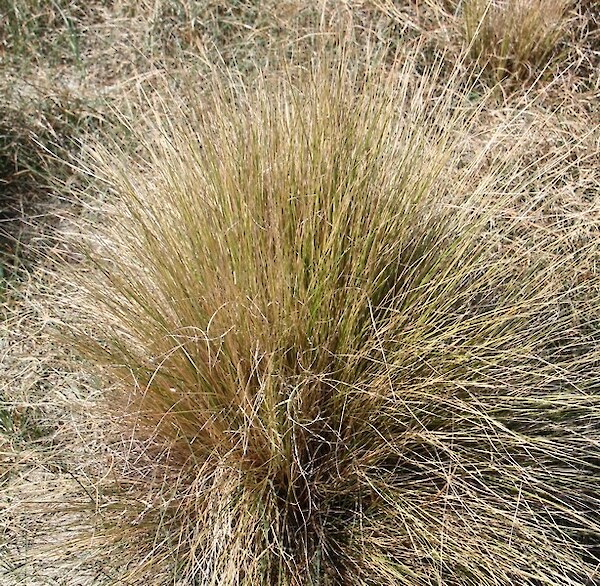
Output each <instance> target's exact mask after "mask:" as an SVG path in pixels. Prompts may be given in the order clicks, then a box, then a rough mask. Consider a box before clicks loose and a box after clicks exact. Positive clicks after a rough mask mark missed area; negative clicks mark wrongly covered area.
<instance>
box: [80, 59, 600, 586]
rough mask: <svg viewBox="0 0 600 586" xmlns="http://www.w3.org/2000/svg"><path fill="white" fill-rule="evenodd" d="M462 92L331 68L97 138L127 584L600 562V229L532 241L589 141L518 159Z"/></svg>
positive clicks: (84, 299) (102, 505)
mask: <svg viewBox="0 0 600 586" xmlns="http://www.w3.org/2000/svg"><path fill="white" fill-rule="evenodd" d="M460 85H461V84H460V83H459V80H455V79H454V80H453V79H450V80H446V81H445V82H443V83H440V79H439V77H438V76H436V72H435V68H432V69H431V70H430V71H428V72H427V73H426V74H425V75H424V76H421V77H419V76H417V75H416V74H415V73H414V72H413V68H412V62H411V61H410V60H408V61H406V62H405V63H404V64H398V65H396V66H394V67H393V68H392V70H391V71H390V70H387V69H384V68H383V67H381V66H371V67H369V68H368V69H364V68H362V67H360V66H358V65H356V64H355V62H354V61H353V60H352V59H351V58H350V57H348V56H345V57H343V58H340V59H339V60H335V59H325V60H324V62H323V61H321V62H319V61H318V60H317V62H315V63H314V64H312V65H310V66H309V67H308V68H306V69H305V70H295V69H293V68H291V67H290V68H288V70H287V73H286V74H282V75H270V76H264V77H263V78H260V79H259V81H257V82H256V83H255V84H248V83H242V82H241V81H239V80H238V79H237V78H235V76H230V77H229V81H228V82H224V81H218V80H216V81H215V80H213V81H211V82H210V83H209V82H205V83H203V84H202V86H203V88H204V89H203V90H202V91H200V90H199V88H198V86H194V89H193V90H192V91H191V92H190V93H189V95H187V97H181V95H179V96H174V95H171V96H168V97H167V98H165V99H164V100H163V101H159V102H156V103H154V105H153V108H152V117H153V123H152V124H149V125H144V126H142V127H141V128H142V129H141V130H139V138H140V143H141V146H140V148H139V149H138V150H137V152H136V153H135V154H131V152H130V151H128V152H127V153H126V152H125V151H126V150H127V149H125V150H120V149H119V146H118V144H110V145H109V146H104V147H102V146H100V145H99V146H97V147H95V149H94V153H93V154H92V157H91V159H90V161H91V162H90V163H89V167H88V171H89V173H90V175H91V176H92V178H93V181H94V182H96V183H95V184H96V185H98V186H99V187H98V188H97V189H98V192H99V197H100V198H101V200H102V201H103V203H102V206H101V210H100V211H101V215H99V216H95V221H94V223H93V225H92V226H90V228H89V230H88V231H87V235H86V242H87V245H86V246H85V247H84V249H83V251H84V253H85V254H84V256H83V257H82V258H83V267H82V268H81V269H80V270H73V267H70V268H69V269H68V270H69V275H68V280H69V281H70V282H71V283H73V284H74V285H75V287H74V289H73V291H74V292H75V291H76V292H78V293H77V294H78V297H77V304H78V305H79V307H80V310H79V313H78V317H77V319H75V317H73V323H72V326H71V328H70V330H69V332H70V333H69V335H70V339H71V341H72V343H73V345H74V347H76V348H77V349H78V350H79V352H80V354H81V355H82V357H83V358H84V360H85V362H84V364H86V365H88V368H89V370H91V371H93V372H95V373H96V374H97V376H98V377H99V380H100V381H101V384H102V387H103V393H104V397H105V398H104V401H103V404H102V405H101V404H97V405H96V406H95V413H96V416H97V417H98V418H99V419H100V421H101V422H102V423H101V425H102V427H103V429H104V430H105V435H104V441H105V442H107V444H108V445H109V446H110V449H111V451H112V454H113V455H112V458H113V462H114V466H113V467H112V469H111V470H110V471H109V472H102V473H101V474H99V476H100V477H101V479H100V480H98V482H97V483H96V484H95V485H94V491H95V492H94V493H95V494H96V495H97V500H96V501H95V502H94V504H93V509H94V513H95V515H96V517H97V523H96V526H95V527H94V531H93V537H92V538H90V541H86V543H87V544H88V545H87V547H88V548H90V547H93V548H94V551H97V552H99V553H98V555H99V556H101V555H104V557H103V558H100V559H105V560H107V561H108V562H109V563H107V564H106V565H105V571H106V575H108V576H110V578H109V581H112V582H111V583H116V582H117V581H118V580H121V579H122V580H125V581H126V583H144V584H147V583H149V582H148V580H150V581H151V582H150V583H152V584H163V583H164V584H173V583H176V584H182V585H183V584H189V585H191V584H203V585H211V584H213V585H217V584H219V585H232V586H233V585H234V584H236V585H238V584H239V585H258V584H273V585H275V584H276V585H281V586H292V585H334V584H340V585H342V584H343V585H352V586H367V585H369V586H370V585H377V586H382V585H385V584H388V585H392V584H405V585H411V586H412V585H415V586H416V585H419V586H421V585H433V584H441V583H444V584H448V585H467V584H469V585H492V584H494V585H499V584H503V585H509V584H523V585H525V584H529V585H534V584H546V585H556V586H558V585H561V586H563V585H566V584H570V585H573V586H575V585H581V584H584V583H585V580H586V579H592V576H593V572H594V569H595V567H596V564H597V563H598V561H599V559H598V554H599V552H598V544H599V543H600V516H599V513H598V511H599V510H600V500H599V496H600V495H599V482H600V481H599V480H598V479H599V478H600V476H599V475H598V461H599V460H598V446H599V443H598V442H599V440H600V425H599V424H600V420H599V411H598V407H599V404H600V397H599V396H598V392H597V382H598V381H597V378H598V377H597V372H598V371H597V368H598V350H597V342H598V333H599V329H598V316H599V312H598V303H597V299H598V297H597V295H591V293H592V292H594V291H596V292H597V286H598V275H597V273H596V272H595V269H588V270H587V272H586V278H585V279H581V280H580V279H577V274H578V273H577V268H578V266H579V265H580V263H584V262H585V263H588V264H589V263H590V262H591V259H593V258H594V255H595V254H596V253H597V250H596V248H594V246H595V245H594V244H593V242H592V243H589V242H588V243H586V244H585V245H582V246H581V247H579V248H578V250H577V251H571V250H569V248H568V247H566V246H565V243H564V241H563V239H557V238H554V237H553V235H552V233H551V231H548V230H544V229H541V228H538V227H536V225H535V224H533V225H530V224H527V226H526V228H527V230H529V233H530V234H531V237H526V236H523V237H522V238H515V237H513V236H511V235H512V234H513V233H518V234H521V235H522V229H523V224H522V222H523V218H524V217H525V216H526V214H527V210H528V209H530V208H532V207H534V206H535V205H536V204H538V203H539V202H540V201H542V200H544V198H548V197H551V190H552V179H551V178H552V177H554V176H556V175H557V174H558V173H560V171H561V167H560V166H561V165H564V164H566V163H565V162H564V159H560V158H558V159H557V158H552V157H549V158H548V159H547V161H546V162H545V163H543V162H542V163H540V162H536V164H538V167H536V169H532V168H531V167H528V166H526V165H522V164H521V160H520V158H519V157H520V154H519V152H520V151H519V149H518V148H515V144H512V145H511V146H512V148H511V149H510V150H509V151H508V152H509V153H513V154H512V156H508V155H507V157H506V161H504V162H502V163H501V164H495V163H494V161H493V160H491V161H490V159H489V156H488V155H489V153H490V152H491V150H492V149H491V147H490V145H492V144H494V141H498V140H500V138H501V136H500V135H501V134H502V133H501V132H500V131H498V133H496V134H495V135H493V136H491V137H490V138H489V139H486V141H484V142H481V141H479V142H475V143H472V142H471V141H470V139H469V137H471V136H473V135H474V130H473V128H472V119H473V116H475V115H476V114H477V108H476V107H473V106H472V105H469V103H468V100H467V99H466V98H462V95H463V94H461V93H456V91H455V90H456V88H458V87H460ZM207 88H208V89H207ZM181 91H182V92H183V90H181ZM464 95H468V92H466V93H465V94H464ZM507 134H509V133H507ZM512 140H513V141H514V140H516V139H515V138H514V136H513V137H512ZM473 144H476V145H477V148H476V149H474V148H473ZM517 144H518V143H517ZM540 169H542V170H541V171H540ZM544 177H546V178H548V179H544ZM544 181H545V183H544ZM540 184H541V185H542V187H539V185H540ZM544 185H545V187H544ZM517 202H519V205H520V206H521V207H520V210H521V211H520V212H519V213H514V210H515V205H516V203H517ZM589 221H591V220H589ZM557 240H558V241H557ZM558 250H560V254H557V251H558ZM586 266H588V265H586ZM593 266H596V265H593Z"/></svg>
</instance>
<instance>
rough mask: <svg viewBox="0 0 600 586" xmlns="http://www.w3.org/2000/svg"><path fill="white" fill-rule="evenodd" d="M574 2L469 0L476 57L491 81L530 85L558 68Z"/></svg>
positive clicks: (468, 27) (469, 38) (469, 35)
mask: <svg viewBox="0 0 600 586" xmlns="http://www.w3.org/2000/svg"><path fill="white" fill-rule="evenodd" d="M572 5H573V2H572V1H571V0H465V2H464V3H463V4H462V19H463V24H464V34H465V39H466V42H467V43H468V45H469V51H470V54H471V56H472V58H473V59H474V60H475V61H477V62H478V63H479V64H480V66H481V68H482V69H483V71H484V72H485V74H486V75H487V77H488V78H489V79H490V80H491V81H492V82H493V83H496V82H500V81H502V80H506V79H509V80H510V81H511V82H512V83H515V84H520V83H523V82H526V81H532V80H535V79H536V78H538V77H539V76H540V75H542V74H543V72H544V71H546V70H547V69H548V68H549V67H550V66H552V65H553V64H555V63H556V62H557V61H558V60H559V59H560V55H561V50H562V49H561V47H560V43H561V41H563V40H564V39H565V37H566V34H567V32H568V22H569V21H568V11H569V9H570V8H571V7H572Z"/></svg>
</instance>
